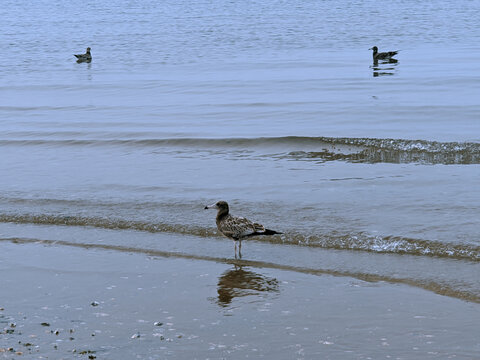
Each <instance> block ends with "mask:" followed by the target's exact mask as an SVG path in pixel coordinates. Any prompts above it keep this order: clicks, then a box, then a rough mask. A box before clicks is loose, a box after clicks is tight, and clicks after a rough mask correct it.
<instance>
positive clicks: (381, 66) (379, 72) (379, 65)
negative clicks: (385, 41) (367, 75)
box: [370, 59, 398, 77]
mask: <svg viewBox="0 0 480 360" xmlns="http://www.w3.org/2000/svg"><path fill="white" fill-rule="evenodd" d="M397 65H398V60H397V59H387V60H381V61H379V60H373V65H370V69H372V70H373V77H377V76H392V75H395V70H396V67H397Z"/></svg>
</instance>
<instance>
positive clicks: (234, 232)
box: [218, 215, 265, 239]
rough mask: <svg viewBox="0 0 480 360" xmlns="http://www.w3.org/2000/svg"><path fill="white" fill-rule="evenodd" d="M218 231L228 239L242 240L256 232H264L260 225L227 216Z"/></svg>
mask: <svg viewBox="0 0 480 360" xmlns="http://www.w3.org/2000/svg"><path fill="white" fill-rule="evenodd" d="M218 229H219V230H220V231H221V232H222V233H223V234H224V235H225V236H227V237H230V238H233V239H241V238H243V237H246V236H249V235H252V234H254V233H256V232H259V231H260V232H261V231H264V230H265V228H264V227H263V226H262V225H260V224H254V223H252V222H251V221H250V220H248V219H245V218H243V217H237V216H231V215H229V216H227V217H226V218H225V219H223V220H222V221H221V222H220V223H219V224H218Z"/></svg>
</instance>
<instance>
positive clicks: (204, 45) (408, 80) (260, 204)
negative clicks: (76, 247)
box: [0, 0, 480, 302]
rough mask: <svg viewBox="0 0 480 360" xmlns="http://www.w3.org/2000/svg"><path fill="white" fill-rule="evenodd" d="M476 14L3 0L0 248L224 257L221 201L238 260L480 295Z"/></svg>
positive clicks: (271, 4)
mask: <svg viewBox="0 0 480 360" xmlns="http://www.w3.org/2000/svg"><path fill="white" fill-rule="evenodd" d="M479 13H480V2H479V1H467V0H460V1H446V0H444V1H442V0H439V1H431V2H424V1H414V0H404V1H397V2H389V3H382V2H378V1H343V0H342V1H307V0H300V1H274V0H265V1H248V2H241V1H236V2H234V1H230V2H228V1H219V0H210V1H203V0H201V1H193V2H192V1H188V2H187V1H178V0H175V1H170V0H166V1H148V0H146V1H104V0H100V1H91V2H89V1H68V2H53V1H46V0H43V1H34V2H31V1H11V0H3V1H2V6H1V9H0V34H1V35H0V37H1V44H2V53H3V56H2V61H1V63H0V74H1V76H0V130H1V131H0V237H1V238H2V239H4V240H5V239H12V238H22V239H30V240H31V241H36V240H49V241H57V240H58V241H64V242H70V243H76V244H102V245H105V246H107V245H108V246H112V247H115V246H123V247H131V248H133V247H136V248H141V249H146V250H155V251H166V252H176V253H181V254H186V255H188V256H192V257H193V258H206V257H214V258H225V257H227V258H231V257H233V255H234V253H233V244H232V243H231V241H229V240H227V239H225V238H223V237H221V236H219V235H218V234H217V233H216V228H215V214H214V213H213V212H209V211H204V210H203V207H204V206H205V205H206V204H211V203H213V202H215V201H217V200H227V201H228V202H229V204H230V209H231V212H232V213H233V214H238V215H242V216H245V217H248V218H250V219H252V220H255V221H259V222H262V223H263V224H265V225H266V226H267V227H269V228H272V229H276V230H279V231H282V232H283V233H284V235H282V236H276V237H272V238H257V239H252V240H250V241H248V242H245V243H244V246H243V257H244V259H247V260H253V261H256V262H257V264H262V263H265V264H266V263H268V264H270V265H269V266H278V267H280V268H282V267H286V268H289V269H292V268H298V269H301V270H302V271H307V272H308V271H311V272H312V273H316V272H324V273H332V274H337V275H346V276H353V277H358V278H361V279H372V280H384V281H389V282H400V283H407V284H410V285H414V286H418V287H421V288H425V289H428V290H431V291H434V292H437V293H440V294H444V295H448V296H453V297H457V298H461V299H466V300H470V301H474V302H480V235H479V234H480V222H479V214H480V191H479V182H480V166H479V164H480V42H479V41H478V39H479V38H480V17H479V16H478V14H479ZM374 45H377V46H378V47H379V49H380V51H382V50H383V51H388V50H400V52H399V54H398V55H397V57H396V58H397V59H398V62H397V63H388V64H382V63H379V64H376V65H375V64H373V62H372V54H371V51H369V50H368V49H369V48H370V47H372V46H374ZM87 46H89V47H91V48H92V56H93V61H92V63H90V64H86V63H83V64H77V63H76V62H75V58H74V57H73V55H72V54H74V53H84V52H85V49H86V47H87ZM159 233H166V234H171V236H163V235H162V236H160V234H159ZM159 238H161V239H159ZM164 239H166V240H164ZM168 239H171V240H168ZM272 264H273V265H272Z"/></svg>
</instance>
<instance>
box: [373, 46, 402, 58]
mask: <svg viewBox="0 0 480 360" xmlns="http://www.w3.org/2000/svg"><path fill="white" fill-rule="evenodd" d="M368 50H373V61H378V60H390V59H392V57H394V56H395V55H397V54H398V50H397V51H387V52H378V48H377V47H376V46H374V47H372V48H370V49H368Z"/></svg>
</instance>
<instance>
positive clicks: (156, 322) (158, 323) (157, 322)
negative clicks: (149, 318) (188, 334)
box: [153, 321, 163, 326]
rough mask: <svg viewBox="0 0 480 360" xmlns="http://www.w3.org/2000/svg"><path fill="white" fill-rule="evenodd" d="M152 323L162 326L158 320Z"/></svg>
mask: <svg viewBox="0 0 480 360" xmlns="http://www.w3.org/2000/svg"><path fill="white" fill-rule="evenodd" d="M153 325H154V326H162V325H163V323H162V322H160V321H155V322H154V323H153Z"/></svg>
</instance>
